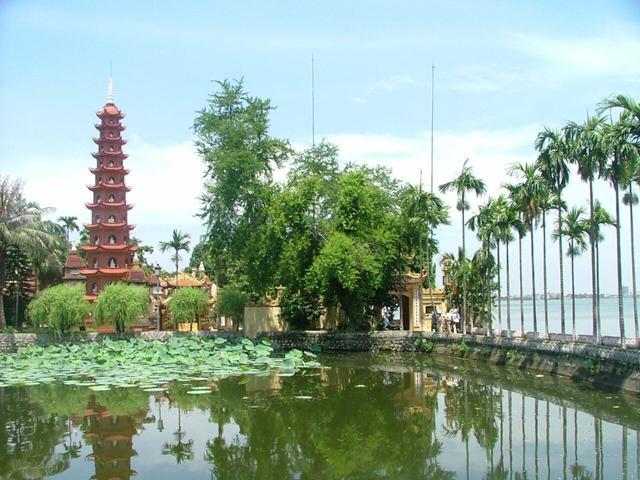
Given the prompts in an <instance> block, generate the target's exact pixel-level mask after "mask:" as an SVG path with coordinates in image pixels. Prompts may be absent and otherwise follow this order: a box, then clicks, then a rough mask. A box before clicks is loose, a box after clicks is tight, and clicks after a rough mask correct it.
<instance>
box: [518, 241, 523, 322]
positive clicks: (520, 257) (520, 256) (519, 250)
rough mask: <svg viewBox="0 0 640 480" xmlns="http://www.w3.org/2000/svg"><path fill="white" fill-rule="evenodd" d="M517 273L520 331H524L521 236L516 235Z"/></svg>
mask: <svg viewBox="0 0 640 480" xmlns="http://www.w3.org/2000/svg"><path fill="white" fill-rule="evenodd" d="M518 263H519V270H518V274H519V277H520V331H521V332H524V299H523V298H522V295H523V289H522V237H520V236H519V237H518Z"/></svg>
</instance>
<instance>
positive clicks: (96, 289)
mask: <svg viewBox="0 0 640 480" xmlns="http://www.w3.org/2000/svg"><path fill="white" fill-rule="evenodd" d="M91 293H93V294H94V295H95V294H96V293H98V285H96V284H95V283H94V284H93V285H91Z"/></svg>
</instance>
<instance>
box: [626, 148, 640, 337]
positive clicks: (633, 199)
mask: <svg viewBox="0 0 640 480" xmlns="http://www.w3.org/2000/svg"><path fill="white" fill-rule="evenodd" d="M634 163H635V165H634V168H635V169H640V165H638V162H637V161H636V162H634ZM628 183H629V185H628V186H627V188H628V191H627V193H625V194H624V195H623V197H622V203H624V204H625V205H627V206H628V207H629V234H630V236H631V288H632V294H633V326H634V334H635V342H636V346H640V343H638V299H637V292H636V253H635V238H634V233H633V206H634V205H637V204H638V196H637V195H636V194H635V193H634V192H633V182H632V181H630V182H628Z"/></svg>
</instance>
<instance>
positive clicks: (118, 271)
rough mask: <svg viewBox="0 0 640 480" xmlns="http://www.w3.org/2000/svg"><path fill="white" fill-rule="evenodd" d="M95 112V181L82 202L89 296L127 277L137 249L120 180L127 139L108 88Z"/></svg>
mask: <svg viewBox="0 0 640 480" xmlns="http://www.w3.org/2000/svg"><path fill="white" fill-rule="evenodd" d="M110 88H111V86H110ZM96 115H97V116H98V118H100V120H101V122H100V124H98V125H96V129H97V130H98V131H99V132H100V136H99V137H98V138H94V139H93V141H94V142H95V143H96V144H97V145H98V152H93V153H92V154H91V155H92V156H93V157H94V158H95V159H96V165H95V167H93V168H90V169H89V170H90V172H91V173H92V174H93V175H95V179H94V181H95V183H94V184H93V185H87V188H88V189H89V190H91V191H92V192H93V199H92V202H88V203H86V204H85V205H86V207H87V208H88V209H89V210H91V212H92V214H91V223H88V224H85V227H86V228H87V230H89V245H85V246H84V247H82V249H83V250H84V251H85V252H86V253H87V267H86V268H85V269H83V270H82V274H83V275H85V276H86V277H87V282H86V294H87V296H88V297H89V298H95V296H96V295H99V294H100V292H101V291H102V290H103V289H104V287H105V286H106V285H108V284H110V283H113V282H118V281H122V280H124V279H125V278H127V276H128V274H129V270H130V268H131V265H132V263H133V254H134V252H135V251H136V250H137V247H136V246H135V245H131V244H130V243H129V232H130V231H131V230H133V229H134V228H135V225H130V224H129V223H128V221H127V212H128V211H129V210H131V209H132V208H133V205H130V204H128V203H127V195H126V194H127V192H129V191H130V190H131V187H129V186H127V185H126V184H125V180H124V179H125V176H126V175H127V174H128V173H129V170H128V169H125V168H124V166H123V162H124V160H126V159H127V158H128V155H127V154H126V153H123V151H122V146H123V145H125V144H126V143H127V142H126V140H124V139H123V138H122V137H121V132H122V131H123V130H124V126H123V125H122V124H121V123H120V120H122V119H123V118H124V114H123V113H122V112H121V111H120V110H119V109H118V107H117V106H116V105H115V103H113V95H112V92H111V90H110V93H109V97H108V99H107V103H106V105H105V106H104V107H103V108H102V110H101V111H99V112H97V114H96ZM105 180H108V181H107V182H105ZM107 219H108V220H109V221H106V220H107Z"/></svg>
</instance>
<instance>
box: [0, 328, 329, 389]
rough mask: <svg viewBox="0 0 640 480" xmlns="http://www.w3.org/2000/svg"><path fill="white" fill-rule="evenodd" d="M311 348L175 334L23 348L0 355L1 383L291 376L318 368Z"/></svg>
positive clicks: (153, 383)
mask: <svg viewBox="0 0 640 480" xmlns="http://www.w3.org/2000/svg"><path fill="white" fill-rule="evenodd" d="M319 365H320V364H319V363H318V362H317V361H316V359H315V355H314V354H313V353H311V352H302V351H300V350H295V349H294V350H290V351H288V352H287V353H286V354H284V355H278V356H276V355H274V354H273V348H272V347H271V346H270V344H269V343H268V342H267V341H266V340H265V341H262V342H259V343H254V342H253V341H252V340H249V339H247V338H244V339H242V340H238V341H228V340H226V339H224V338H216V339H201V338H198V337H191V336H189V337H173V338H171V339H170V340H169V341H166V342H162V341H158V340H141V339H133V340H116V341H113V340H110V339H108V338H107V339H105V340H104V341H102V342H96V343H87V344H80V345H77V344H69V345H67V344H63V345H54V346H49V347H42V346H31V347H25V348H22V349H20V350H19V351H18V353H15V354H7V355H0V387H6V386H20V385H36V384H39V383H51V382H56V381H61V382H63V383H65V384H67V385H79V386H88V387H90V388H91V389H92V390H97V391H100V390H109V389H110V388H112V387H113V386H115V387H141V388H144V389H148V391H154V390H153V389H158V390H162V387H158V385H165V384H167V383H169V382H173V381H178V382H181V381H184V382H191V381H194V380H214V379H218V378H223V377H229V376H234V375H245V374H255V375H271V374H272V373H274V372H275V373H276V374H278V375H293V374H295V372H296V371H298V370H299V369H301V368H310V367H318V366H319Z"/></svg>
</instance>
